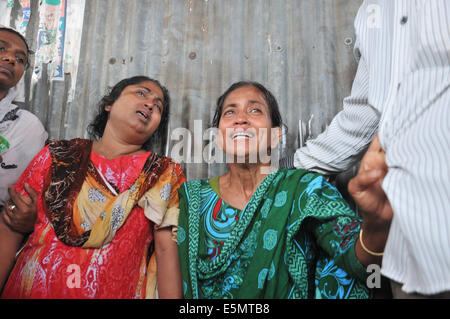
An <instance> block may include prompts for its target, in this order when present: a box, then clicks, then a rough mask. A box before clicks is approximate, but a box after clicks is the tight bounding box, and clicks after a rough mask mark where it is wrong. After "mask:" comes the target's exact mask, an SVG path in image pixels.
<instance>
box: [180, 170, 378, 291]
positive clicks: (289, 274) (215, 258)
mask: <svg viewBox="0 0 450 319" xmlns="http://www.w3.org/2000/svg"><path fill="white" fill-rule="evenodd" d="M214 189H215V187H212V186H211V183H210V182H209V181H207V180H195V181H190V182H187V183H185V184H184V185H182V186H181V187H180V188H179V196H180V218H179V225H178V246H179V247H178V248H179V250H178V251H179V256H180V263H181V268H182V274H183V288H184V296H185V297H186V298H251V299H253V298H283V299H285V298H289V299H291V298H292V299H295V298H342V299H344V298H368V297H370V296H371V292H370V291H369V290H368V289H367V288H366V285H365V283H366V279H367V276H368V274H367V272H366V270H365V269H364V267H363V266H362V265H361V264H360V263H359V262H358V260H357V258H356V255H355V249H354V246H355V242H356V238H357V236H358V232H359V229H360V224H361V220H360V219H359V218H358V217H357V216H356V215H355V213H354V212H353V211H352V210H351V209H350V207H349V206H348V204H347V203H346V202H345V200H344V199H343V198H342V197H341V195H340V194H339V192H338V191H337V190H336V189H335V188H334V187H333V186H332V185H330V184H329V183H327V182H326V181H324V179H323V177H322V176H321V175H319V174H316V173H311V172H308V171H305V170H287V169H279V170H277V171H275V172H273V173H272V174H270V175H268V176H267V177H266V178H265V179H264V181H263V182H262V183H261V184H260V185H259V187H258V188H257V190H256V191H255V193H254V194H253V196H252V198H251V199H250V201H249V202H248V203H247V205H246V207H245V208H244V210H243V211H240V210H238V209H236V208H233V207H231V206H230V205H228V204H227V203H225V202H224V201H223V200H222V199H221V198H220V196H219V194H217V190H216V191H214ZM344 269H345V270H344Z"/></svg>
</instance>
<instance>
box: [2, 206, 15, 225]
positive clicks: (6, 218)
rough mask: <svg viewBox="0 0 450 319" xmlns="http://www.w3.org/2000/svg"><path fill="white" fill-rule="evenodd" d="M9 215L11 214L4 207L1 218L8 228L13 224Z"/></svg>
mask: <svg viewBox="0 0 450 319" xmlns="http://www.w3.org/2000/svg"><path fill="white" fill-rule="evenodd" d="M9 214H11V212H10V211H9V210H8V208H7V207H5V209H4V210H3V214H1V218H2V219H3V221H4V223H5V224H6V225H7V226H8V227H12V224H13V222H12V219H11V217H10V215H9Z"/></svg>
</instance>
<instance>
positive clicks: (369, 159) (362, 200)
mask: <svg viewBox="0 0 450 319" xmlns="http://www.w3.org/2000/svg"><path fill="white" fill-rule="evenodd" d="M387 172H388V167H387V165H386V161H385V152H384V151H383V149H382V148H381V145H380V141H379V138H378V135H377V136H375V138H374V139H373V141H372V143H371V144H370V146H369V149H368V150H367V152H366V154H365V155H364V157H363V159H362V161H361V165H360V167H359V171H358V174H357V175H356V176H355V177H354V178H352V179H351V180H350V182H349V184H348V191H349V193H350V194H351V195H352V197H353V199H354V200H355V202H356V204H357V205H358V207H359V208H360V210H361V217H362V218H363V220H364V223H365V226H367V227H371V228H374V230H382V229H383V228H385V227H388V228H389V225H390V222H391V220H392V217H393V211H392V207H391V204H390V203H389V200H388V198H387V196H386V194H385V193H384V191H383V189H382V187H381V185H382V183H383V179H384V177H385V176H386V174H387ZM378 228H380V229H378Z"/></svg>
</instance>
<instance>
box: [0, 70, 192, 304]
mask: <svg viewBox="0 0 450 319" xmlns="http://www.w3.org/2000/svg"><path fill="white" fill-rule="evenodd" d="M168 113H169V95H168V92H167V90H166V89H165V88H164V87H163V86H161V85H160V83H159V82H158V81H156V80H153V79H150V78H147V77H133V78H129V79H125V80H122V81H120V82H119V83H117V84H116V86H115V87H114V88H113V89H112V90H111V92H110V94H108V95H106V96H105V97H104V98H103V99H102V101H101V102H100V104H99V115H98V116H97V117H96V119H95V120H94V122H93V123H92V124H91V125H90V127H89V129H90V133H91V135H92V136H93V137H95V138H96V140H95V141H91V140H85V139H74V140H70V141H53V142H51V143H50V144H49V145H47V146H46V147H45V148H44V149H42V150H41V152H40V153H39V154H38V155H37V156H36V157H35V158H34V160H33V161H32V162H31V163H30V165H29V166H28V168H27V169H26V171H25V172H24V173H23V175H22V176H21V178H20V179H19V181H18V182H17V184H16V185H15V190H12V189H11V190H10V193H11V198H12V199H13V202H11V203H9V204H8V205H7V208H6V209H5V211H4V212H3V214H4V216H3V218H1V219H0V228H1V230H0V232H1V233H2V235H1V236H7V235H8V233H10V235H11V236H10V237H9V238H10V239H9V240H10V242H11V241H12V242H14V243H15V244H14V245H17V246H16V247H18V244H19V243H20V240H21V237H20V236H18V235H17V233H16V232H13V231H12V230H11V229H9V228H8V227H7V226H6V224H5V221H4V219H8V216H11V214H14V212H16V213H17V210H19V212H20V210H27V209H30V207H31V208H33V207H36V209H37V220H36V223H35V227H34V231H33V232H32V234H31V235H30V237H29V238H28V240H27V242H26V243H25V245H24V247H23V249H22V250H21V252H20V254H19V255H18V257H17V258H16V260H15V265H14V267H13V269H12V271H11V273H10V274H9V278H8V280H7V282H6V284H5V286H4V287H3V292H2V298H145V297H147V298H152V297H155V296H156V295H157V296H159V298H178V297H181V295H182V293H181V274H180V269H179V261H178V255H177V246H176V242H175V240H176V227H177V220H178V210H179V208H178V195H177V188H178V187H179V186H180V185H181V184H182V183H183V182H184V181H185V177H184V175H183V172H182V170H181V168H180V166H179V165H178V164H176V163H174V162H173V161H172V160H171V159H170V158H166V157H163V156H159V155H157V154H155V153H152V152H148V151H146V148H147V147H148V144H150V143H151V141H152V139H153V138H155V137H156V138H157V137H158V136H159V135H160V134H161V133H164V132H165V131H166V128H167V122H168ZM30 186H31V187H32V188H33V189H34V190H35V192H34V191H33V190H32V189H31V190H30ZM26 193H28V194H30V195H31V196H30V197H27V196H26V195H25V194H26ZM11 238H13V239H11ZM4 242H6V241H4ZM14 245H12V246H14ZM152 247H154V249H151V248H152ZM153 250H154V252H155V253H154V254H153V255H152V256H151V259H150V255H151V254H150V252H151V251H153ZM2 267H4V268H5V266H4V265H3V263H2ZM3 273H5V271H4V270H2V271H1V272H0V274H3ZM5 279H6V278H0V289H1V286H2V283H3V282H4V280H5ZM158 279H160V280H158ZM156 287H157V290H156V289H155V288H156Z"/></svg>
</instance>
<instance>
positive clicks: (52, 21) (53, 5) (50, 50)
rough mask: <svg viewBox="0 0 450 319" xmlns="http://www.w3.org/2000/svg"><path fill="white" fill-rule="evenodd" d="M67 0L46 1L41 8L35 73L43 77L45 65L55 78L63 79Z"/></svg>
mask: <svg viewBox="0 0 450 319" xmlns="http://www.w3.org/2000/svg"><path fill="white" fill-rule="evenodd" d="M66 10H67V1H66V0H45V1H42V2H41V3H40V8H39V31H38V39H37V50H36V59H35V67H34V73H35V75H36V76H38V77H39V76H41V75H42V66H43V64H44V63H45V64H47V65H48V72H49V75H51V76H52V77H53V78H63V75H64V73H63V61H64V40H65V31H66Z"/></svg>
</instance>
